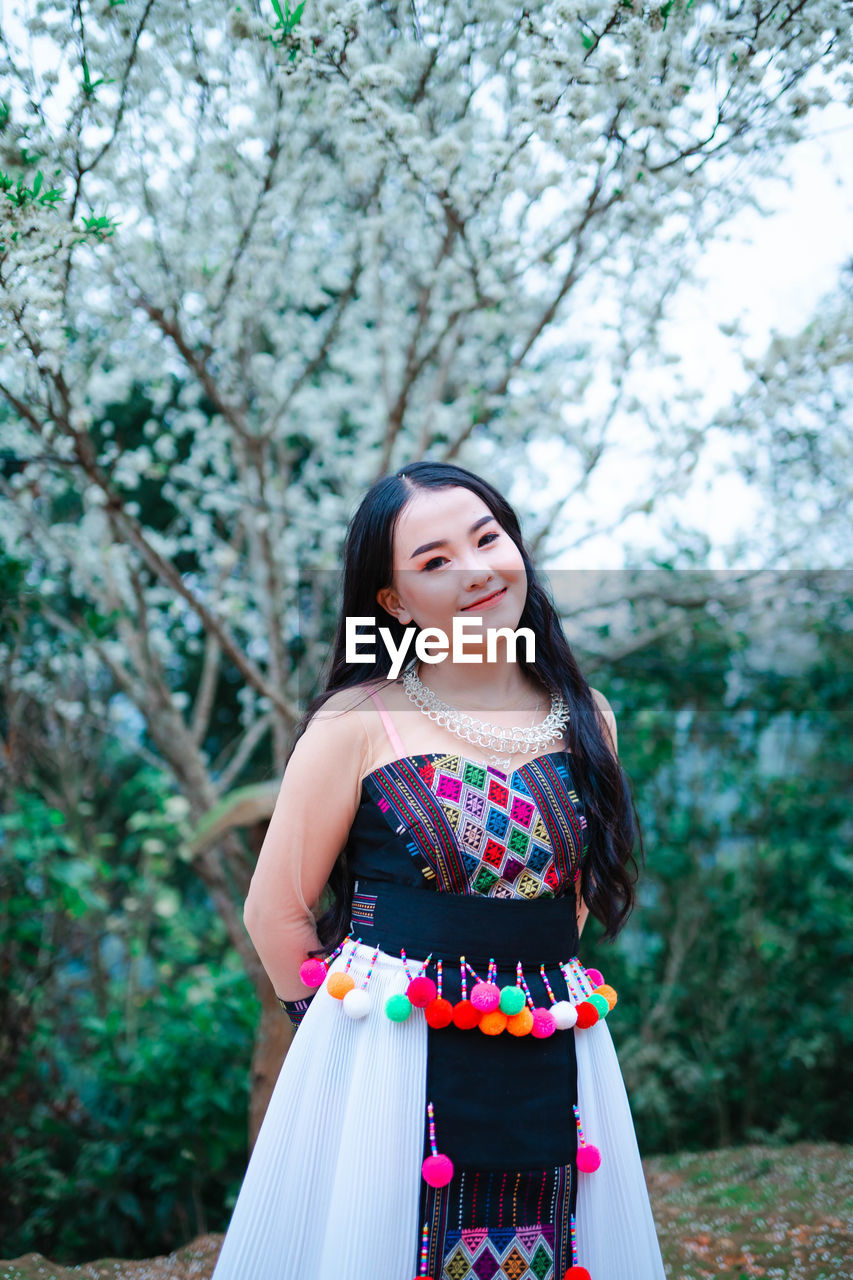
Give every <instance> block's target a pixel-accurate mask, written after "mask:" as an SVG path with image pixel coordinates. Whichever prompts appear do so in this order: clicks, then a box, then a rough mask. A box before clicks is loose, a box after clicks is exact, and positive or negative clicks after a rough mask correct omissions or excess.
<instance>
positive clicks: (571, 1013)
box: [539, 964, 578, 1031]
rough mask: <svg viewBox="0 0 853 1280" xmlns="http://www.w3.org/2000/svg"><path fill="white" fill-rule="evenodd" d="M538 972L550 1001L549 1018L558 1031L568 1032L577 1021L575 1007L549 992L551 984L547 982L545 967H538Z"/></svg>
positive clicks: (542, 965)
mask: <svg viewBox="0 0 853 1280" xmlns="http://www.w3.org/2000/svg"><path fill="white" fill-rule="evenodd" d="M539 972H540V973H541V974H542V981H543V982H544V983H545V990H546V991H547V992H548V996H549V999H550V1001H551V1017H552V1018H553V1019H554V1025H555V1026H556V1028H557V1030H558V1031H568V1030H569V1028H570V1027H573V1026H574V1025H575V1023H576V1022H577V1020H578V1015H577V1013H576V1012H575V1006H574V1005H573V1004H572V1003H571V1001H569V1000H558V999H557V997H556V996H555V995H554V992H553V991H552V990H551V984H550V982H549V981H548V975H547V974H546V973H545V966H544V964H541V965H540V966H539Z"/></svg>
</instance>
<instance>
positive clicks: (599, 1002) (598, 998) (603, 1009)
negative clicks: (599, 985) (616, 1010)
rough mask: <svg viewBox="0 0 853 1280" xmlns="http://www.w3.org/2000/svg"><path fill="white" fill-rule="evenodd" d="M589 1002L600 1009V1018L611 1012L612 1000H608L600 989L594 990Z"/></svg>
mask: <svg viewBox="0 0 853 1280" xmlns="http://www.w3.org/2000/svg"><path fill="white" fill-rule="evenodd" d="M589 1003H590V1004H591V1005H593V1006H594V1007H595V1008H596V1009H597V1010H598V1016H599V1018H606V1017H607V1015H608V1013H609V1012H610V1001H609V1000H607V999H606V998H605V997H604V996H603V995H601V994H600V993H599V992H598V991H595V992H593V994H592V995H591V996H590V997H589Z"/></svg>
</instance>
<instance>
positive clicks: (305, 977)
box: [299, 934, 358, 987]
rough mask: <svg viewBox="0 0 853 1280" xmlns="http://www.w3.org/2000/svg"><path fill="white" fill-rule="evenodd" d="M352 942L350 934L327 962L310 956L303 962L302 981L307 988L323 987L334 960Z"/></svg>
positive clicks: (300, 974) (301, 967)
mask: <svg viewBox="0 0 853 1280" xmlns="http://www.w3.org/2000/svg"><path fill="white" fill-rule="evenodd" d="M350 941H352V939H351V938H350V936H349V934H347V936H346V937H345V938H344V940H343V942H342V943H341V945H340V946H339V947H337V948H336V949H335V950H334V951H333V952H332V954H331V955H330V956H326V958H325V960H319V959H317V957H316V956H309V957H308V959H307V960H303V961H302V964H301V965H300V966H299V978H300V981H301V982H303V983H304V984H305V986H306V987H321V986H322V985H323V981H324V979H325V977H326V974H327V973H328V971H329V965H330V964H331V963H332V961H333V960H337V958H338V956H339V955H340V954H341V952H342V951H343V949H344V947H345V946H346V944H347V943H348V942H350ZM356 941H358V940H356Z"/></svg>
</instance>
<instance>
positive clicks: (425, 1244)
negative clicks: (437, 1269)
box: [418, 1221, 429, 1276]
mask: <svg viewBox="0 0 853 1280" xmlns="http://www.w3.org/2000/svg"><path fill="white" fill-rule="evenodd" d="M428 1253H429V1222H428V1221H427V1222H425V1223H424V1228H423V1231H422V1232H421V1265H420V1267H419V1268H418V1275H419V1276H425V1275H426V1273H427V1255H428Z"/></svg>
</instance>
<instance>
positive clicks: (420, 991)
mask: <svg viewBox="0 0 853 1280" xmlns="http://www.w3.org/2000/svg"><path fill="white" fill-rule="evenodd" d="M406 995H407V996H408V997H409V999H410V1000H411V1002H412V1004H413V1005H414V1006H415V1008H416V1009H425V1008H426V1007H427V1005H428V1004H429V1002H430V1000H434V999H435V997H436V996H437V995H438V988H437V987H436V985H435V983H434V982H433V980H432V978H427V977H426V976H425V975H424V974H421V976H420V977H419V978H412V981H411V982H410V983H409V985H408V986H407V987H406Z"/></svg>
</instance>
